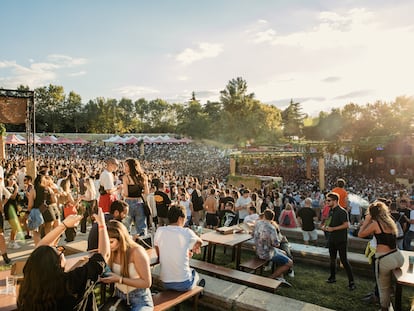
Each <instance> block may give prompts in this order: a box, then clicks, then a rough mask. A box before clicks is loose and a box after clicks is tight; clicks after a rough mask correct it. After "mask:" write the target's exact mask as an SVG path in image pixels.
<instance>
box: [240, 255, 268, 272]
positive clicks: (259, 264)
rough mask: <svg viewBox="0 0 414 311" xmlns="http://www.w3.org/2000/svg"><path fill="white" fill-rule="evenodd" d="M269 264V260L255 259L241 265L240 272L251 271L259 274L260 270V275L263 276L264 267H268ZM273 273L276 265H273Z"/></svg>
mask: <svg viewBox="0 0 414 311" xmlns="http://www.w3.org/2000/svg"><path fill="white" fill-rule="evenodd" d="M268 263H269V261H268V260H264V259H260V258H259V257H253V258H251V259H249V260H247V261H245V262H242V263H241V264H240V270H242V271H246V270H250V271H253V272H254V273H255V274H256V273H257V270H259V271H260V275H262V274H263V267H264V266H266V265H267V264H268ZM272 271H274V265H272Z"/></svg>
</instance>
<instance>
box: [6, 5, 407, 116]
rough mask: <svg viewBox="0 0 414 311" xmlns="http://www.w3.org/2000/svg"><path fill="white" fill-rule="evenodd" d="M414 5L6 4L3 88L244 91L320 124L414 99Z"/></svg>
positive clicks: (177, 97)
mask: <svg viewBox="0 0 414 311" xmlns="http://www.w3.org/2000/svg"><path fill="white" fill-rule="evenodd" d="M413 12H414V1H411V0H394V1H388V0H371V1H363V0H360V1H351V0H340V1H339V0H326V1H320V0H312V1H311V0H302V1H299V0H285V1H282V0H255V1H253V0H208V1H197V0H174V1H173V0H164V1H161V0H159V1H148V0H145V1H144V0H142V1H141V0H120V1H109V0H99V1H98V0H89V1H85V0H83V1H81V0H70V1H52V0H37V1H29V0H26V1H24V0H20V1H17V0H2V1H1V3H0V38H1V39H0V40H1V45H0V87H3V88H9V89H14V88H16V87H18V86H19V85H28V86H29V87H30V89H35V88H37V87H42V86H47V85H49V84H54V85H61V86H63V87H64V89H65V93H66V94H68V93H69V92H70V91H74V92H75V93H77V94H79V95H81V97H82V102H83V103H87V102H88V101H89V100H91V99H95V98H97V97H105V98H115V99H121V98H122V97H125V98H129V99H132V100H134V101H135V100H137V99H139V98H145V99H147V100H152V99H156V98H161V99H164V100H167V101H169V102H176V103H184V102H187V101H188V100H189V99H190V98H191V93H192V92H193V91H194V92H195V94H196V98H197V99H199V100H200V102H201V103H202V104H204V103H205V102H206V101H207V100H210V101H214V100H219V97H220V91H221V90H223V89H225V87H226V85H227V84H228V82H229V81H230V80H232V79H235V78H237V77H242V78H243V79H244V80H246V82H247V85H248V92H249V93H254V94H255V98H256V99H258V100H260V101H261V102H263V103H266V104H273V105H276V106H277V107H278V108H280V109H284V108H286V106H287V105H288V104H289V102H290V100H291V99H293V101H294V102H300V103H301V106H302V111H303V112H305V113H307V114H309V115H317V114H318V113H319V112H320V111H327V112H329V111H330V110H331V109H332V108H338V107H342V106H344V105H346V104H349V103H351V102H352V103H355V104H358V105H365V104H367V103H374V102H376V101H378V100H379V101H385V102H393V101H395V99H396V98H397V97H399V96H407V97H411V96H413V95H414V83H413V74H414V19H413V18H412V15H413Z"/></svg>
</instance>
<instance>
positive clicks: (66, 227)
mask: <svg viewBox="0 0 414 311" xmlns="http://www.w3.org/2000/svg"><path fill="white" fill-rule="evenodd" d="M62 224H63V225H64V226H65V229H68V228H69V227H68V226H66V224H65V222H64V221H62Z"/></svg>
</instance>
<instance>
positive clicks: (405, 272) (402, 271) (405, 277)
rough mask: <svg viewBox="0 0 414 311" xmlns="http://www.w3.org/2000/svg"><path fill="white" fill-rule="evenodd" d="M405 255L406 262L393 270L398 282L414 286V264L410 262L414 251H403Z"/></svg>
mask: <svg viewBox="0 0 414 311" xmlns="http://www.w3.org/2000/svg"><path fill="white" fill-rule="evenodd" d="M401 253H402V254H403V256H404V264H403V265H402V267H401V268H398V269H395V270H394V271H393V273H394V277H395V279H396V281H397V283H399V284H402V285H407V286H414V272H413V265H410V264H409V259H408V258H409V256H414V252H411V251H401Z"/></svg>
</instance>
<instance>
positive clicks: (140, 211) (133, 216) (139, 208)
mask: <svg viewBox="0 0 414 311" xmlns="http://www.w3.org/2000/svg"><path fill="white" fill-rule="evenodd" d="M125 202H127V203H128V205H129V212H128V216H129V217H128V220H127V227H128V230H129V232H130V233H132V232H131V224H132V222H134V225H135V230H136V233H137V234H139V235H143V234H144V229H146V228H147V216H146V215H145V213H144V204H143V203H139V202H138V200H136V199H125Z"/></svg>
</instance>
